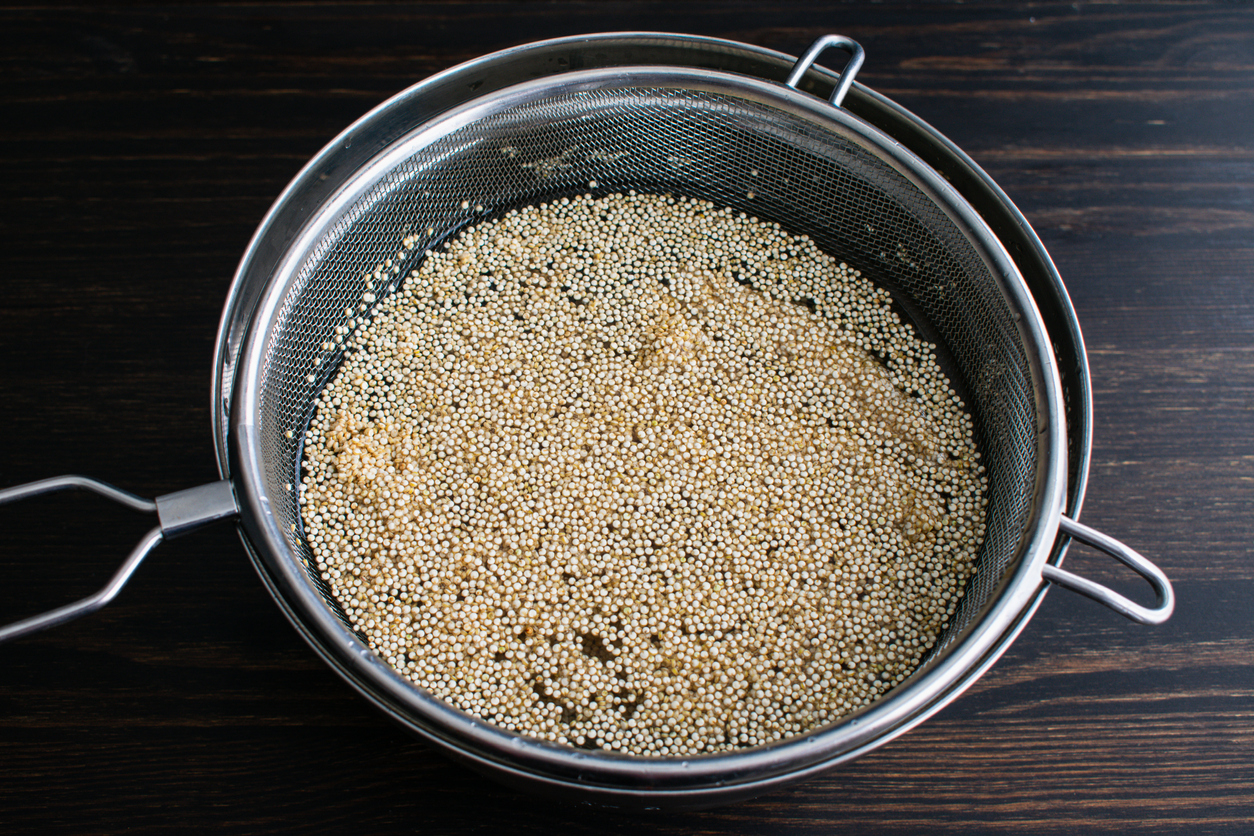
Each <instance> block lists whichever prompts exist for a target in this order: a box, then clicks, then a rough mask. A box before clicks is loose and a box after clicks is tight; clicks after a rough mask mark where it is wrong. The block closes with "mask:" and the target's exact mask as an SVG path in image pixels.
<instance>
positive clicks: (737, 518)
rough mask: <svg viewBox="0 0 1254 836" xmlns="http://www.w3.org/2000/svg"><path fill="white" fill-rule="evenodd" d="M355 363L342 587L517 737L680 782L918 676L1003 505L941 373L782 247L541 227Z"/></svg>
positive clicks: (894, 324)
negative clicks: (581, 750) (664, 766)
mask: <svg viewBox="0 0 1254 836" xmlns="http://www.w3.org/2000/svg"><path fill="white" fill-rule="evenodd" d="M406 246H407V247H412V246H413V241H412V240H408V241H407V242H406ZM367 296H369V297H370V298H369V299H365V301H366V302H373V301H374V298H373V296H371V295H370V294H367ZM347 313H348V314H350V315H351V314H352V313H353V311H352V310H351V309H350V310H349V311H348V312H347ZM348 345H349V352H348V354H347V355H346V357H345V359H344V361H343V364H342V366H341V368H340V370H339V372H338V374H337V376H336V378H335V379H334V380H333V381H332V382H331V383H330V384H329V385H328V386H327V387H326V388H325V390H324V391H323V392H322V393H321V395H320V396H319V399H318V402H317V410H316V414H315V417H314V419H313V421H312V423H311V424H310V427H309V430H308V433H307V435H306V438H305V460H304V467H305V476H304V477H303V481H302V483H301V485H300V503H301V506H302V517H303V522H304V531H305V535H306V537H307V539H308V541H309V544H310V546H311V548H312V551H313V554H314V555H315V557H316V559H317V561H318V564H317V565H318V570H319V572H320V573H321V575H322V577H323V578H324V579H325V580H326V581H327V583H328V585H329V586H330V589H331V590H332V592H333V594H334V595H335V597H336V598H337V600H338V601H339V602H340V604H341V605H342V606H343V609H344V612H345V613H346V614H347V615H348V618H349V619H350V621H351V622H352V623H353V625H354V626H355V627H356V629H357V630H358V631H359V632H360V633H361V634H362V635H363V636H364V637H365V638H366V639H367V641H368V642H369V644H370V647H371V648H372V649H373V650H374V651H375V652H376V653H378V654H379V655H380V656H381V657H383V658H385V659H386V660H387V661H388V663H389V664H391V665H392V666H393V667H395V668H396V670H398V671H399V672H400V673H401V674H403V675H404V676H405V677H407V678H408V679H410V680H411V681H412V682H413V683H414V684H415V685H417V686H419V687H421V688H424V689H426V690H428V691H429V692H431V693H432V694H434V695H436V696H438V697H439V698H441V699H444V700H446V701H448V702H449V703H451V704H452V705H454V706H457V707H458V708H461V709H463V710H465V711H467V712H470V713H471V714H474V715H477V716H479V717H481V718H483V719H484V720H487V721H489V722H492V723H494V724H496V725H497V726H499V727H501V728H504V729H508V730H510V731H515V732H518V733H520V734H524V735H528V736H531V737H536V738H541V739H546V740H551V741H556V742H559V743H563V744H569V745H573V746H583V747H589V748H592V747H598V748H605V749H613V750H619V751H623V752H628V753H633V754H637V755H650V756H660V755H693V754H698V753H702V752H712V751H720V750H727V749H732V748H737V747H745V746H754V745H758V744H762V743H766V742H769V741H772V740H777V739H780V738H784V737H789V736H792V735H796V734H800V733H802V732H805V731H808V730H810V729H812V728H814V727H816V726H820V725H823V724H825V723H828V722H830V721H833V720H835V719H837V718H839V717H840V716H842V715H844V714H846V713H848V712H849V711H851V710H853V709H855V708H857V707H859V706H862V705H866V704H868V703H870V702H872V701H874V700H875V699H877V698H878V697H880V696H881V695H883V694H884V693H885V692H886V691H888V690H889V689H890V688H892V687H893V686H894V685H895V684H897V683H900V682H901V681H902V680H903V679H905V678H906V677H907V676H909V675H910V673H911V672H912V671H913V670H914V668H915V667H916V666H917V665H918V663H919V662H920V660H921V659H922V658H923V656H924V655H925V654H926V653H927V651H928V649H929V648H931V647H932V646H933V645H934V643H935V641H936V638H937V636H938V634H939V632H940V631H941V630H942V629H943V627H944V626H945V624H946V622H947V619H948V618H949V617H950V616H951V615H952V614H953V612H954V608H955V606H956V604H957V601H958V599H959V597H960V596H961V595H962V590H963V587H964V585H965V583H966V581H967V579H968V578H969V577H970V575H971V574H972V571H973V566H974V559H975V554H976V551H977V549H978V547H979V544H980V542H981V540H982V537H983V531H984V507H985V504H986V501H985V499H984V498H983V493H984V485H985V479H984V476H983V468H982V467H980V466H979V462H978V453H977V452H976V450H975V445H974V442H973V440H972V424H971V420H970V418H969V416H968V415H966V414H965V413H964V411H963V405H962V404H961V402H960V401H959V399H958V398H957V396H956V395H954V393H953V392H952V391H951V390H950V388H949V386H948V383H947V381H946V380H945V378H944V375H943V374H942V373H941V371H940V368H939V367H938V365H937V363H936V359H935V355H934V349H933V348H932V347H931V346H930V345H928V344H927V343H925V342H923V341H921V340H920V339H918V338H917V337H916V336H914V334H913V332H912V330H911V329H910V327H909V326H907V325H905V324H903V323H902V322H901V321H900V320H899V319H898V317H897V316H896V315H895V313H894V312H893V311H892V309H891V306H890V298H889V296H888V294H887V293H886V292H885V291H883V290H881V289H877V288H876V287H874V286H873V285H872V284H871V283H870V282H869V281H867V280H866V279H864V278H862V277H861V275H860V273H859V272H858V271H857V270H855V269H853V268H851V267H849V266H847V265H845V264H842V263H839V262H838V261H837V260H835V259H833V258H831V257H830V256H828V255H826V254H824V253H823V252H822V251H820V250H819V249H818V247H817V246H815V244H814V243H813V242H812V241H811V240H809V239H808V238H806V237H804V236H803V237H796V236H793V235H790V234H788V233H787V232H785V231H783V230H781V229H780V228H779V226H778V225H777V224H771V223H764V222H760V221H758V220H756V219H753V218H747V217H746V216H745V215H743V214H738V213H735V212H733V211H732V210H730V209H719V208H716V207H715V206H714V205H712V204H709V203H705V202H699V201H692V200H684V199H678V198H670V197H658V196H650V195H641V194H635V193H628V194H626V195H612V196H609V197H605V198H599V199H594V198H592V197H590V196H585V197H580V198H573V199H563V200H559V201H555V202H552V203H549V204H541V205H538V206H532V207H528V208H526V209H521V210H518V211H515V212H511V213H509V214H508V215H506V216H505V217H503V218H502V219H500V220H498V221H494V222H488V223H483V224H481V225H479V226H477V227H474V228H471V229H469V230H467V231H466V232H465V233H463V234H462V235H461V236H460V237H458V238H457V239H456V240H454V241H452V242H450V243H449V244H447V245H446V246H444V247H443V248H440V249H437V250H434V251H432V252H431V253H429V254H428V256H427V258H426V260H425V261H424V262H423V263H422V265H421V267H420V268H419V269H417V270H414V271H413V272H412V273H411V274H410V276H409V277H408V278H407V280H406V282H405V284H404V285H403V287H402V288H401V289H400V290H399V291H398V292H396V293H394V294H393V295H392V296H390V297H389V298H387V299H384V300H383V301H381V302H380V303H379V304H378V306H377V310H376V311H375V316H374V319H373V321H371V322H370V323H369V325H367V326H364V327H362V328H361V329H359V331H358V332H357V334H356V335H354V336H352V337H350V338H349V339H348Z"/></svg>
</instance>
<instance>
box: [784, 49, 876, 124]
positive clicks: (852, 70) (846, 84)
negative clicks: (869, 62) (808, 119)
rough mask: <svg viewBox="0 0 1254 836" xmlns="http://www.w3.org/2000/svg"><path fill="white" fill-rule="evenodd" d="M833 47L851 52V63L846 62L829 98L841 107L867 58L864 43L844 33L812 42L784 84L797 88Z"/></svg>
mask: <svg viewBox="0 0 1254 836" xmlns="http://www.w3.org/2000/svg"><path fill="white" fill-rule="evenodd" d="M832 47H838V48H840V49H843V50H845V51H846V52H848V53H849V63H847V64H845V69H844V70H842V71H841V73H840V78H839V79H837V81H836V87H835V89H833V90H832V95H831V98H829V99H828V101H830V102H831V103H832V104H834V105H835V106H836V107H840V103H841V102H843V101H844V100H845V94H847V93H848V92H849V88H850V87H852V86H853V77H854V76H855V75H857V74H858V70H860V69H862V62H863V60H865V58H866V53H865V52H863V50H862V45H861V44H859V43H858V42H857V41H855V40H854V39H853V38H847V37H845V36H844V35H824V36H823V37H821V38H819V39H818V40H817V41H815V42H814V43H812V44H810V48H809V49H807V50H806V52H805V55H802V56H801V58H800V59H798V61H797V63H796V64H794V65H793V68H792V72H791V73H789V74H788V79H787V81H785V82H784V84H786V85H788V86H789V87H792V88H794V89H796V87H797V85H798V84H800V83H801V79H802V78H804V77H805V74H806V70H808V69H810V67H811V66H812V65H813V64H814V62H815V61H817V60H818V57H819V56H820V55H821V54H823V53H824V52H826V51H827V50H829V49H831V48H832Z"/></svg>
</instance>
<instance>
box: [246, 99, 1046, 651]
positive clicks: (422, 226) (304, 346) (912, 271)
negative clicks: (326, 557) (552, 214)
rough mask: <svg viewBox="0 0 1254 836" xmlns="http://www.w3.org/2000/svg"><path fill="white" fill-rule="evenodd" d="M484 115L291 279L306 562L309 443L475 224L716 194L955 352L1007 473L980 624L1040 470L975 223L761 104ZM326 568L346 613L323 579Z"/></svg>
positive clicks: (268, 443)
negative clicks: (428, 264) (778, 229)
mask: <svg viewBox="0 0 1254 836" xmlns="http://www.w3.org/2000/svg"><path fill="white" fill-rule="evenodd" d="M479 112H480V115H479V116H478V117H476V118H474V119H473V120H472V121H470V122H469V123H465V124H462V125H461V126H459V127H455V128H454V129H451V130H448V131H443V132H441V131H439V130H428V131H426V132H424V133H421V134H415V135H414V136H411V137H410V138H409V139H408V140H406V141H405V142H407V143H408V146H407V147H406V148H405V153H404V155H403V156H402V157H399V158H397V159H399V161H398V162H397V164H396V165H394V166H393V167H392V168H391V169H390V170H389V171H387V172H386V173H385V174H383V176H382V177H381V178H380V179H378V180H377V181H376V182H374V183H373V184H371V185H370V187H369V189H368V190H367V191H365V192H364V193H363V194H361V196H360V197H359V198H358V199H356V201H355V202H354V203H353V204H352V205H351V206H349V207H348V208H347V209H346V210H345V211H344V212H343V213H342V214H341V215H339V216H338V217H330V218H323V219H321V220H316V221H315V222H316V223H321V225H322V226H321V231H320V238H319V241H318V243H317V245H316V246H315V248H314V249H313V251H312V252H311V253H310V255H309V256H308V258H307V259H306V260H305V262H304V264H303V265H302V266H301V267H300V269H299V271H298V273H297V275H296V276H295V277H293V280H292V281H290V282H289V283H288V288H289V290H288V296H287V299H286V300H285V304H284V307H283V309H282V312H281V315H280V317H279V319H278V320H277V322H278V325H277V327H276V328H275V329H274V332H273V333H272V334H271V335H270V338H269V350H268V359H267V362H266V364H265V366H264V375H263V379H262V380H261V381H259V385H260V403H261V422H262V438H263V445H264V448H265V449H264V451H263V456H264V460H265V461H266V467H267V474H268V476H267V478H268V480H269V482H270V484H269V486H268V487H269V495H270V496H271V497H278V498H279V501H277V502H276V503H275V506H274V508H273V512H274V514H275V515H276V517H277V518H278V520H279V521H280V523H281V525H282V526H283V528H284V530H285V531H287V532H289V533H290V536H289V544H290V546H291V548H292V549H293V551H294V552H295V553H296V554H297V555H299V556H300V557H301V559H303V560H305V561H306V566H309V562H308V560H309V557H310V555H309V551H308V548H307V546H306V544H305V542H304V540H303V537H302V534H301V523H300V516H299V507H298V504H297V491H296V485H297V483H298V481H299V467H300V454H301V447H300V444H301V436H302V433H303V429H304V427H305V426H306V424H307V422H308V420H309V418H310V416H311V412H312V408H313V402H314V399H315V398H316V396H317V394H318V392H319V391H320V390H321V388H322V387H323V386H324V385H325V384H326V382H327V381H328V380H329V379H330V378H331V376H332V375H333V374H334V370H335V368H336V366H337V364H338V362H339V360H340V358H341V356H342V353H343V351H344V345H345V343H346V342H347V340H348V338H349V336H350V335H351V334H352V332H353V331H354V330H355V329H356V328H358V327H360V326H361V324H362V322H363V320H364V319H365V318H367V317H368V316H369V314H370V307H371V305H372V304H374V303H375V301H374V300H377V299H379V298H383V297H384V295H385V294H386V293H387V292H389V291H390V290H391V289H393V288H394V287H395V286H396V285H397V284H398V282H399V281H400V280H401V279H402V278H403V276H404V275H406V274H407V273H408V272H409V270H410V269H411V268H412V267H414V266H416V264H417V262H418V261H419V260H420V259H421V257H422V253H423V252H424V251H425V249H427V248H429V247H431V246H433V245H435V244H437V243H439V242H440V241H442V240H444V239H445V238H447V237H448V236H450V235H452V234H455V233H456V232H457V231H459V230H460V229H462V228H464V227H465V226H467V225H468V224H473V223H476V222H479V221H482V220H485V219H489V218H492V217H495V216H498V215H500V214H502V213H504V212H505V211H508V210H509V209H512V208H515V207H517V206H519V205H524V204H528V203H533V202H539V201H543V200H547V199H551V198H554V197H558V196H563V195H570V194H575V193H585V192H588V191H592V192H594V193H610V192H618V191H625V190H628V189H635V190H637V191H641V192H653V193H672V194H677V195H684V196H688V197H692V198H699V199H704V200H709V201H711V202H713V203H715V204H719V205H726V206H731V207H733V208H735V209H738V210H742V211H745V212H747V213H749V214H751V215H754V216H756V217H759V218H763V219H767V220H771V221H775V222H777V223H779V224H780V225H781V226H782V227H784V228H785V229H787V230H788V231H790V232H792V233H794V234H805V235H808V236H810V237H811V238H813V239H814V240H815V241H816V242H817V243H818V244H819V246H820V247H821V248H822V249H824V250H825V251H827V252H828V253H830V254H831V255H833V256H835V257H837V258H838V259H839V260H841V261H846V262H848V263H849V264H851V265H853V266H855V267H857V268H858V269H860V270H862V272H863V274H864V275H866V276H868V277H870V278H871V279H872V280H873V281H876V282H879V283H881V284H882V285H884V286H885V287H886V288H887V289H888V290H890V291H891V292H892V293H893V294H894V296H895V298H896V299H898V301H899V302H900V304H901V307H902V308H903V310H905V311H907V312H908V314H909V315H910V317H911V318H913V319H914V320H915V321H916V324H917V327H918V328H919V329H920V330H921V331H922V332H923V333H924V334H925V335H926V336H927V337H928V338H929V339H935V340H936V341H937V342H939V343H940V344H941V347H942V349H943V351H944V352H947V354H948V356H949V357H950V358H951V361H952V362H951V363H950V365H951V373H952V375H953V376H954V378H955V379H954V381H953V382H954V384H955V386H956V388H958V390H959V391H960V392H963V393H964V395H965V396H966V399H967V402H968V405H969V406H970V407H972V408H973V409H972V411H973V417H974V418H975V424H976V432H977V443H978V444H979V447H980V450H981V454H982V461H983V463H984V464H985V466H986V468H987V469H988V475H989V492H988V497H989V500H990V502H989V506H988V509H987V531H986V535H985V542H984V545H983V549H982V553H981V555H980V560H979V565H978V569H977V573H976V576H975V577H974V578H973V579H972V580H971V581H970V583H969V584H968V587H967V590H966V594H965V598H964V601H963V603H962V605H961V607H960V608H959V610H958V612H957V613H956V615H955V617H954V619H953V620H952V623H951V626H950V629H949V631H948V635H949V636H951V637H952V636H953V635H955V634H956V633H957V632H959V631H960V630H961V628H963V627H965V626H967V625H968V624H969V623H970V622H971V619H973V618H974V617H975V616H977V615H978V614H979V612H980V611H981V609H982V607H983V605H984V604H985V603H986V602H987V601H988V600H989V597H990V596H991V595H992V594H993V593H994V592H995V591H996V589H997V588H998V582H999V580H1000V579H1001V577H1002V576H1003V573H1004V571H1005V569H1006V568H1007V566H1008V565H1010V564H1011V563H1012V562H1013V561H1014V560H1015V559H1016V558H1017V557H1018V555H1019V553H1020V551H1021V539H1022V534H1023V531H1024V528H1025V523H1026V520H1027V518H1028V516H1029V513H1030V510H1031V507H1032V501H1033V496H1034V491H1035V481H1036V468H1037V462H1036V455H1037V448H1036V443H1035V436H1036V432H1035V401H1034V394H1033V391H1032V376H1031V371H1030V364H1029V361H1028V358H1027V356H1026V354H1025V350H1024V347H1023V345H1022V344H1021V341H1020V337H1019V331H1018V328H1017V326H1016V324H1015V315H1014V312H1013V311H1012V310H1011V309H1010V307H1009V306H1008V304H1007V302H1006V300H1005V298H1004V296H1003V294H1002V291H1001V290H1000V285H999V280H998V279H997V277H996V276H994V275H993V273H992V272H991V270H990V268H989V266H988V263H987V262H986V260H985V258H984V257H982V256H981V253H980V251H979V249H978V248H977V247H976V246H974V245H973V243H972V240H971V235H970V233H968V232H966V231H964V230H963V229H962V228H961V227H960V226H959V225H958V224H957V223H956V222H955V220H954V218H953V216H952V215H951V213H949V212H947V211H946V210H945V209H943V208H942V207H940V206H938V205H937V204H936V202H935V200H934V199H933V198H932V197H930V196H929V195H928V194H927V193H925V192H924V191H923V190H922V189H920V187H919V186H917V185H916V184H915V182H914V181H913V180H912V179H911V178H909V177H907V176H904V175H903V174H902V173H901V172H900V171H899V170H898V169H897V168H896V167H895V166H894V165H893V164H890V163H889V162H886V161H885V160H884V159H882V158H881V157H880V156H879V155H877V154H876V153H875V152H874V151H872V150H868V149H867V148H866V147H864V143H863V142H860V141H857V140H856V139H851V138H849V137H848V136H846V135H845V132H844V131H842V130H841V129H839V128H838V127H835V126H833V125H832V124H828V123H819V122H817V121H816V120H811V119H808V118H805V117H804V116H802V115H798V114H797V113H794V112H792V111H790V110H785V109H782V108H777V107H775V106H773V105H770V104H765V103H763V102H761V101H758V100H755V99H753V98H743V99H742V98H739V97H737V96H734V95H730V94H725V93H716V92H701V91H692V90H684V89H659V88H626V89H612V90H603V89H602V90H591V91H588V90H584V91H577V92H571V93H566V94H561V95H553V96H549V97H547V98H543V99H540V100H532V101H527V102H524V103H521V104H512V105H510V106H509V107H507V108H506V107H502V108H498V109H491V108H484V109H481V110H480V111H479ZM406 242H408V243H409V244H410V245H413V248H412V249H408V248H407V247H406ZM310 576H311V578H312V579H313V581H314V583H316V584H317V585H318V587H319V589H320V590H321V591H322V592H323V595H324V597H326V599H327V601H328V604H329V605H330V606H331V607H332V609H334V610H335V611H336V612H337V613H339V608H338V606H337V605H336V604H335V602H334V601H333V600H332V599H331V597H330V595H329V594H328V593H327V590H326V587H325V586H324V585H323V583H322V581H321V580H320V579H319V578H318V577H317V572H315V571H311V573H310ZM340 616H341V619H342V620H343V615H342V614H340ZM345 623H346V624H347V622H345ZM944 645H945V640H942V642H941V643H940V644H939V645H938V646H937V648H936V649H935V650H934V651H933V653H934V654H935V653H938V652H941V650H942V649H943V647H944Z"/></svg>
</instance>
